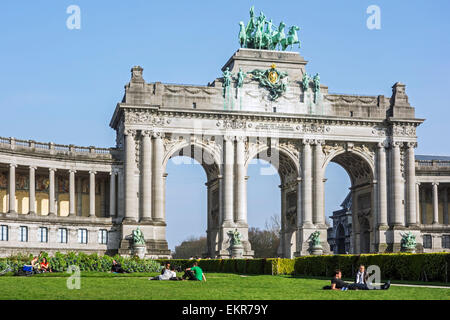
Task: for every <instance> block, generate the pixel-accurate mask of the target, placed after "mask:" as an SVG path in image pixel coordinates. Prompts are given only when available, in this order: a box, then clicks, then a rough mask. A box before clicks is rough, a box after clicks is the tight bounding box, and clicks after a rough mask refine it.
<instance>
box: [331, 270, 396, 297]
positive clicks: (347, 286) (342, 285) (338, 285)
mask: <svg viewBox="0 0 450 320" xmlns="http://www.w3.org/2000/svg"><path fill="white" fill-rule="evenodd" d="M363 267H364V266H363ZM361 270H362V271H363V274H362V275H361V274H360V275H359V278H361V277H364V269H361V267H360V272H361ZM341 278H342V272H341V270H336V272H335V275H334V277H333V279H331V288H330V289H331V290H342V291H346V290H377V289H379V290H387V289H389V287H390V286H391V282H390V281H388V282H386V283H385V284H383V285H381V286H380V287H379V288H377V287H375V286H368V285H367V284H366V283H363V284H361V283H347V282H345V281H343V280H342V279H341ZM357 279H358V276H357ZM367 279H368V276H367V278H366V280H362V281H366V282H367ZM358 280H359V279H358ZM359 281H361V280H359Z"/></svg>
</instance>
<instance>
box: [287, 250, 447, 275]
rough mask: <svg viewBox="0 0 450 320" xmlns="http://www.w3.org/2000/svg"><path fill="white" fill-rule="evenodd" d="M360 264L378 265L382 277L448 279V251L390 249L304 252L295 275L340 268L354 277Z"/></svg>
mask: <svg viewBox="0 0 450 320" xmlns="http://www.w3.org/2000/svg"><path fill="white" fill-rule="evenodd" d="M360 264H363V265H365V266H366V267H367V266H370V265H377V266H379V267H380V270H381V278H382V279H393V280H410V281H439V282H448V281H449V279H450V254H449V253H418V254H411V253H389V254H362V255H325V256H305V257H299V258H296V259H295V271H294V274H295V275H302V276H321V277H332V276H333V274H334V271H335V270H336V269H340V270H341V271H342V274H343V276H344V277H350V276H351V277H353V276H355V273H356V271H357V269H358V266H359V265H360Z"/></svg>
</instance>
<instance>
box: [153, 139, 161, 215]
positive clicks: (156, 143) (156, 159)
mask: <svg viewBox="0 0 450 320" xmlns="http://www.w3.org/2000/svg"><path fill="white" fill-rule="evenodd" d="M153 138H154V139H153V163H152V167H153V175H152V185H153V194H152V195H153V220H155V221H161V222H163V221H164V177H163V173H164V172H163V171H164V170H163V169H164V168H163V157H164V144H163V140H162V133H161V132H154V133H153Z"/></svg>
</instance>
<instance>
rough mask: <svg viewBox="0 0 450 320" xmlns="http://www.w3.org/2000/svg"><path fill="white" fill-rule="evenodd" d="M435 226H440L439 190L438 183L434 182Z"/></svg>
mask: <svg viewBox="0 0 450 320" xmlns="http://www.w3.org/2000/svg"><path fill="white" fill-rule="evenodd" d="M432 185H433V224H439V197H438V195H439V190H438V186H439V183H438V182H433V183H432Z"/></svg>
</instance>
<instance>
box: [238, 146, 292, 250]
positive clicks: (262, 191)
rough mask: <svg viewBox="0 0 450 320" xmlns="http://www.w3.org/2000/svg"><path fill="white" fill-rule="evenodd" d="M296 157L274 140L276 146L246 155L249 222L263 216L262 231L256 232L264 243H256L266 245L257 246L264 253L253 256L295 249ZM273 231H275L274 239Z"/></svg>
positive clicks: (260, 221) (257, 220)
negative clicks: (247, 156) (260, 247)
mask: <svg viewBox="0 0 450 320" xmlns="http://www.w3.org/2000/svg"><path fill="white" fill-rule="evenodd" d="M269 146H270V143H269ZM296 159H298V155H293V154H291V153H290V152H289V151H288V150H286V149H285V148H284V145H283V144H282V145H279V144H277V145H276V147H267V146H266V147H264V146H263V147H262V148H261V149H259V150H256V151H255V150H254V153H253V154H252V153H250V155H249V160H248V163H247V174H248V176H249V180H248V185H247V189H248V191H247V193H248V194H249V196H248V208H249V209H248V212H249V213H248V221H249V226H251V224H252V223H253V221H255V222H258V223H259V224H260V225H261V224H262V221H263V220H264V229H263V231H264V232H260V235H261V238H264V239H265V240H264V241H266V242H267V243H266V244H265V245H264V244H263V241H260V242H261V243H259V244H258V245H261V246H262V247H264V246H265V247H270V250H261V251H264V256H259V255H258V252H256V251H255V258H258V257H265V258H269V257H277V256H279V257H285V258H292V257H293V255H294V252H295V251H296V232H297V204H298V200H297V199H298V198H297V191H298V180H297V179H298V167H297V164H296ZM258 208H259V209H258ZM261 212H264V215H261ZM250 230H251V229H250ZM275 233H278V235H277V236H278V237H277V238H278V239H276V237H275ZM249 235H250V232H249ZM274 246H276V247H277V248H275V247H274ZM252 249H253V247H252ZM255 249H257V248H255Z"/></svg>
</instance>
